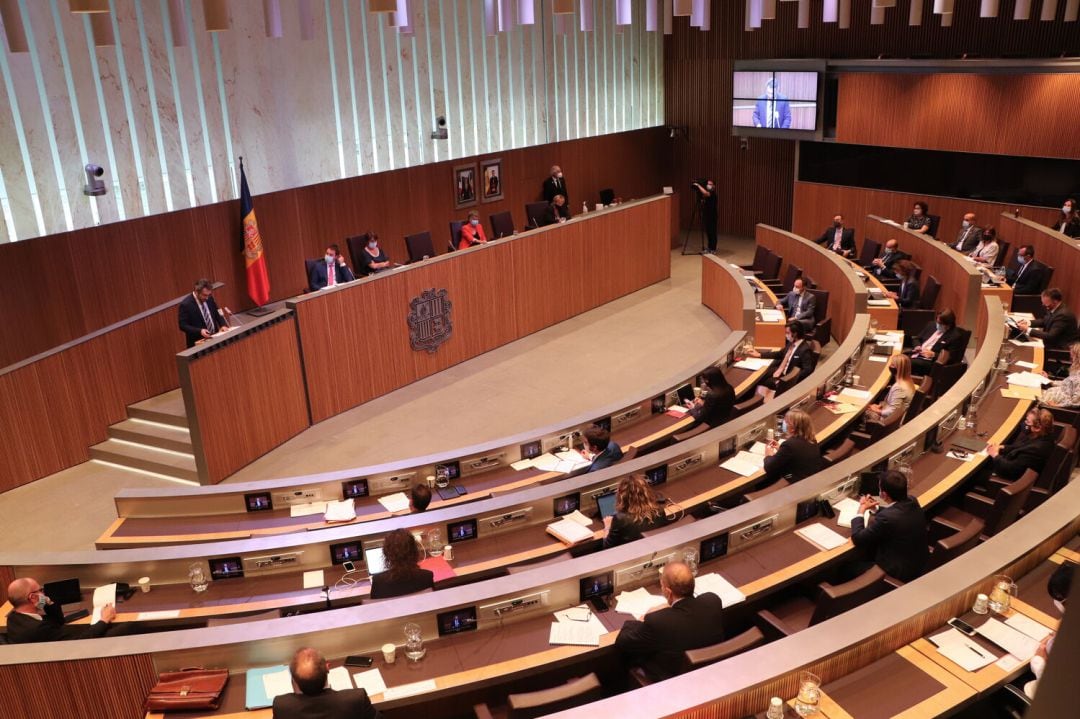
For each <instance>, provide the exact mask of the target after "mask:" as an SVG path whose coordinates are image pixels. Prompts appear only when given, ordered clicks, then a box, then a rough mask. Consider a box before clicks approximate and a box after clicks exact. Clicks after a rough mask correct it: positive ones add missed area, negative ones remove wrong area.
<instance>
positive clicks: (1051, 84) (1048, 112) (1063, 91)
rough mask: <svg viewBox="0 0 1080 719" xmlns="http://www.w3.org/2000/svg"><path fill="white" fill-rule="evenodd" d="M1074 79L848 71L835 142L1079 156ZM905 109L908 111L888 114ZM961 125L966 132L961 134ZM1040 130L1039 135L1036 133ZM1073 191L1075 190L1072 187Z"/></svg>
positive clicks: (1079, 85) (1079, 88)
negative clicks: (1036, 130) (883, 110)
mask: <svg viewBox="0 0 1080 719" xmlns="http://www.w3.org/2000/svg"><path fill="white" fill-rule="evenodd" d="M1078 104H1080V82H1077V78H1076V76H1075V75H1070V74H1049V73H1048V74H1016V75H981V74H974V73H963V74H947V73H934V74H921V75H903V74H898V73H842V74H841V75H840V88H839V97H838V99H837V119H836V139H837V141H838V142H850V143H854V144H858V145H882V146H886V147H911V148H917V149H922V150H951V151H958V152H981V153H991V154H997V155H1021V156H1024V157H1063V158H1070V159H1078V158H1080V138H1077V135H1076V120H1075V118H1074V116H1073V115H1074V108H1076V106H1077V105H1078ZM885 107H902V108H904V112H902V113H883V112H881V109H882V108H885ZM958 127H962V128H964V131H963V132H957V131H956V129H957V128H958ZM1034 127H1037V128H1039V129H1038V132H1032V131H1031V129H1032V128H1034ZM1070 189H1071V188H1070Z"/></svg>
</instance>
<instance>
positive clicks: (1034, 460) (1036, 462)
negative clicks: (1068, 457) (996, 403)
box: [993, 434, 1054, 479]
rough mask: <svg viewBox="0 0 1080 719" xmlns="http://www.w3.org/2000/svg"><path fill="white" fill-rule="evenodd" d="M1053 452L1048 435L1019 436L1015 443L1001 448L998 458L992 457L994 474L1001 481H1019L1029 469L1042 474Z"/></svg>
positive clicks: (1052, 442) (1050, 438)
mask: <svg viewBox="0 0 1080 719" xmlns="http://www.w3.org/2000/svg"><path fill="white" fill-rule="evenodd" d="M1053 451H1054V439H1053V438H1052V437H1050V436H1049V435H1043V436H1041V437H1032V436H1030V435H1028V434H1021V435H1020V436H1019V437H1017V439H1016V440H1015V441H1013V442H1010V443H1009V444H1005V445H1002V446H1001V450H1000V451H999V452H998V456H996V457H994V463H993V469H994V474H996V475H997V476H999V477H1001V478H1002V479H1020V476H1021V475H1022V474H1023V473H1024V472H1026V471H1027V470H1029V469H1034V470H1035V471H1036V472H1042V471H1043V468H1044V467H1045V466H1046V460H1048V459H1049V458H1050V453H1051V452H1053Z"/></svg>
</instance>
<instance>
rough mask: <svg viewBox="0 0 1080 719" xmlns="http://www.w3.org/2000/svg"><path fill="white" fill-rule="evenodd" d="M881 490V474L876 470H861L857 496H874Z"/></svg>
mask: <svg viewBox="0 0 1080 719" xmlns="http://www.w3.org/2000/svg"><path fill="white" fill-rule="evenodd" d="M880 492H881V474H880V473H878V472H862V473H861V474H859V496H860V497H863V496H866V495H870V496H871V497H876V496H877V495H878V494H879V493H880Z"/></svg>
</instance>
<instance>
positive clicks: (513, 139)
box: [495, 25, 525, 151]
mask: <svg viewBox="0 0 1080 719" xmlns="http://www.w3.org/2000/svg"><path fill="white" fill-rule="evenodd" d="M504 34H505V35H506V60H507V63H506V64H507V66H508V69H507V75H506V92H507V94H508V95H509V96H510V97H509V100H510V147H518V144H517V135H516V133H515V130H516V129H517V111H516V108H515V107H514V105H515V104H516V103H515V102H514V43H513V38H514V29H513V25H510V26H509V27H508V28H507V30H506V32H505V33H504ZM495 59H496V62H495V81H496V82H498V83H499V92H502V73H500V72H499V65H500V63H499V62H498V59H499V43H498V38H496V42H495ZM503 142H504V138H503V132H502V125H500V126H499V150H500V151H502V150H505V149H507V148H506V146H505V145H504V144H503ZM521 144H523V145H524V144H525V143H524V142H522V143H521Z"/></svg>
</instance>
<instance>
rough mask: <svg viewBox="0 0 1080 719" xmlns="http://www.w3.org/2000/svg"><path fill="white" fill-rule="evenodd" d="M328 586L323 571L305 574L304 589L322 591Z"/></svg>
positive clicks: (313, 570) (316, 570)
mask: <svg viewBox="0 0 1080 719" xmlns="http://www.w3.org/2000/svg"><path fill="white" fill-rule="evenodd" d="M325 586H326V577H325V573H324V572H323V570H321V569H312V570H311V571H308V572H304V589H322V588H323V587H325Z"/></svg>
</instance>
